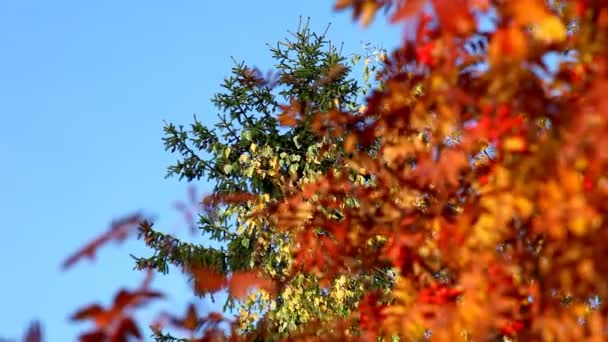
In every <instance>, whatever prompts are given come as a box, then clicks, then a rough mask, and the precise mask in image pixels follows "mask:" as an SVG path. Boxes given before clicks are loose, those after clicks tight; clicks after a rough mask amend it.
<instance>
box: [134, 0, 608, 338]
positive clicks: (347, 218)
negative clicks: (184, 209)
mask: <svg viewBox="0 0 608 342" xmlns="http://www.w3.org/2000/svg"><path fill="white" fill-rule="evenodd" d="M335 6H336V8H337V9H346V8H351V9H352V10H353V13H354V17H355V18H357V19H359V20H360V21H361V22H362V23H363V24H364V25H368V24H370V23H371V22H372V20H373V18H374V16H375V15H376V13H377V12H378V11H379V10H381V9H384V10H386V13H388V16H389V18H390V21H391V22H392V23H404V24H405V26H406V27H407V28H408V31H407V34H406V35H405V37H404V40H403V44H402V46H401V47H399V48H397V49H396V50H395V51H393V52H392V53H391V54H389V55H388V56H386V58H384V57H382V58H381V60H382V64H383V65H382V68H381V70H380V71H379V72H378V74H377V75H376V80H377V83H375V84H374V89H373V91H371V92H370V93H368V96H367V97H366V99H365V103H364V104H363V105H362V106H360V103H358V102H357V100H355V99H354V98H352V97H351V96H352V95H353V94H355V93H356V92H357V87H356V86H354V83H349V81H347V80H348V79H347V78H344V77H345V75H346V73H345V69H344V68H345V66H344V65H342V66H341V67H339V68H337V69H336V68H334V65H335V64H336V63H338V64H340V63H343V60H339V61H338V60H337V62H336V63H322V62H319V61H324V60H327V58H328V57H326V56H327V55H323V54H318V55H316V57H315V58H316V59H314V61H315V62H314V63H313V64H314V65H325V67H324V68H323V69H317V71H319V72H317V73H311V74H307V73H306V72H301V73H295V72H294V73H291V74H290V73H289V70H293V69H282V68H284V65H285V64H282V63H279V64H278V65H277V68H278V70H279V73H278V75H279V76H278V79H279V80H282V81H283V82H285V80H288V81H290V82H291V81H293V80H294V78H293V77H295V76H296V74H297V75H301V76H302V75H303V76H302V77H304V78H303V79H305V80H310V81H309V82H308V83H306V82H305V83H283V84H282V85H280V86H278V87H274V88H272V89H276V90H277V91H279V93H278V94H279V96H283V98H277V97H273V99H274V100H276V102H271V101H269V102H263V103H265V104H270V105H272V106H271V107H269V106H263V108H273V110H277V111H278V112H275V111H272V112H268V113H267V114H266V113H265V112H264V111H263V109H260V108H257V107H251V108H255V109H256V112H257V113H262V115H261V116H260V117H257V116H256V117H255V118H253V119H252V120H253V121H252V122H264V123H266V124H261V125H259V126H256V125H255V124H250V123H248V122H247V121H246V120H245V121H243V122H238V123H237V124H234V125H231V124H230V123H227V124H224V125H223V126H220V128H223V129H225V130H227V131H228V132H227V133H226V135H225V136H223V137H221V138H222V139H223V140H221V141H220V139H219V137H218V136H217V135H214V134H213V133H212V132H210V131H209V130H208V129H205V128H204V127H203V126H201V125H197V124H196V123H195V125H193V126H192V130H191V131H192V132H191V133H190V134H193V133H194V137H193V138H190V139H191V140H190V142H189V143H190V144H195V146H197V149H202V150H205V151H207V152H208V153H210V154H211V155H212V156H214V157H215V158H216V159H214V161H211V162H209V161H204V159H201V158H199V157H195V154H194V153H195V152H194V150H193V149H192V148H191V147H188V146H187V140H188V138H189V134H188V133H187V132H184V131H183V130H180V129H177V128H175V127H173V126H171V125H169V126H168V130H167V133H168V138H167V140H166V141H168V142H169V145H168V146H169V147H170V148H173V147H175V148H176V150H178V151H180V153H182V154H183V156H184V157H185V158H184V159H183V161H180V163H178V164H177V165H176V166H174V167H173V168H172V169H171V170H172V172H173V173H176V174H178V175H182V174H183V176H184V177H186V178H188V179H197V178H199V177H200V176H202V175H203V170H204V171H205V172H208V174H211V175H215V177H216V179H217V180H218V181H219V183H218V184H219V185H218V187H217V188H216V191H215V193H214V194H213V195H212V196H211V197H208V198H207V199H205V200H204V202H203V203H204V205H205V209H206V215H204V216H203V219H202V222H201V224H202V225H203V229H204V230H205V231H207V232H209V233H211V234H216V235H215V237H216V238H217V239H218V240H221V241H229V246H228V249H227V250H222V249H219V250H215V249H214V250H211V249H209V250H201V251H198V250H196V248H200V246H198V247H197V246H193V247H189V248H187V249H185V250H186V251H187V252H184V253H182V254H178V255H173V254H171V253H170V252H172V251H175V250H178V249H179V248H181V247H182V244H180V243H179V242H175V240H170V243H167V242H164V241H165V240H163V239H165V238H166V235H162V234H160V233H158V232H155V231H154V230H152V228H151V225H150V223H142V224H141V225H140V230H141V231H142V233H143V237H144V239H145V240H146V242H147V243H148V244H149V245H150V246H152V247H154V248H155V249H156V250H157V251H158V255H156V256H155V257H153V258H152V259H140V260H139V261H138V263H139V265H140V266H141V267H142V268H153V269H154V268H155V269H157V270H161V271H162V270H163V268H162V267H163V265H164V264H165V263H167V262H174V263H176V264H177V265H179V266H184V267H185V270H186V271H187V272H190V273H191V274H192V276H193V279H194V284H195V289H196V290H197V291H198V292H199V293H205V292H214V291H217V290H219V289H228V290H229V291H230V293H231V294H232V295H233V296H234V297H238V298H244V297H246V296H247V295H249V294H250V298H249V300H246V301H245V308H247V309H252V308H253V311H252V310H244V311H242V312H241V313H240V315H239V317H238V318H237V319H236V320H234V321H230V320H229V319H226V318H225V317H223V316H222V315H220V314H213V315H209V316H207V317H206V318H204V319H201V320H199V319H198V318H197V315H196V312H195V311H194V310H189V311H188V314H187V315H186V318H184V319H181V320H173V321H174V322H181V323H179V324H178V325H180V324H181V326H187V327H190V330H191V331H192V332H193V335H192V336H193V340H196V339H194V337H197V338H201V339H202V340H235V341H236V340H276V339H282V338H285V339H289V340H318V339H321V340H365V341H377V340H400V341H421V340H431V341H495V340H503V341H512V340H517V341H582V340H589V341H604V340H606V339H607V338H606V331H607V328H608V323H607V322H606V320H605V318H606V315H607V313H608V308H606V306H605V305H603V304H602V299H603V298H605V297H606V295H607V294H608V293H607V292H608V278H606V277H605V274H606V273H607V272H608V269H607V266H606V263H605V262H604V260H605V259H606V258H607V257H608V230H607V229H606V214H607V210H608V207H606V203H608V201H607V199H608V198H607V197H608V178H607V177H608V176H607V175H608V172H606V171H607V170H606V167H607V166H608V153H606V148H605V147H604V146H605V144H604V143H606V142H608V141H606V139H607V138H606V137H607V136H608V135H607V133H608V121H607V120H606V119H607V116H608V102H607V101H606V97H605V95H603V92H604V91H605V90H607V89H608V44H607V43H608V41H607V39H608V2H607V1H604V0H593V1H592V0H572V1H548V2H545V1H542V0H530V1H497V0H496V1H491V0H449V1H448V0H433V1H423V0H409V1H399V0H394V1H391V0H339V1H337V2H336V4H335ZM482 21H485V22H486V24H484V25H482V24H481V22H482ZM487 23H489V24H490V25H487ZM313 37H314V35H313ZM288 46H289V45H288ZM296 51H297V49H296ZM297 55H298V56H300V55H301V54H297ZM549 55H557V56H559V57H560V58H558V59H557V60H556V61H555V62H551V63H554V64H556V68H554V67H553V66H552V65H550V64H551V63H550V62H548V56H549ZM278 56H279V58H282V57H281V55H280V53H279V54H278ZM324 58H325V59H324ZM286 60H290V59H289V58H286ZM296 60H298V59H297V58H296ZM243 70H244V71H245V72H246V73H245V74H243V73H242V72H241V73H240V74H239V73H237V75H241V76H239V77H240V78H239V77H237V78H236V81H233V82H235V83H227V89H228V93H230V94H245V95H242V96H243V97H242V99H243V101H253V104H250V106H255V103H258V102H255V101H254V100H255V99H256V98H258V97H257V96H258V95H255V94H256V93H255V92H248V91H249V90H247V89H249V88H246V90H244V92H243V90H239V91H235V92H233V90H232V89H243V88H242V87H243V85H242V84H249V83H248V82H249V80H250V78H248V77H245V76H246V75H250V73H249V69H243ZM336 70H337V71H340V72H337V71H336ZM554 70H556V71H554ZM321 71H322V72H321ZM346 71H347V70H346ZM244 75H245V76H244ZM285 75H291V76H288V77H287V78H285ZM306 75H309V76H306ZM313 75H314V76H316V77H317V78H316V79H309V78H306V77H312V76H313ZM239 79H243V81H241V82H238V80H239ZM251 82H252V83H253V84H263V85H264V86H265V85H266V84H268V83H266V82H262V81H261V80H260V79H259V78H258V77H253V81H251ZM280 82H281V81H279V83H280ZM231 84H238V86H236V87H235V88H231V87H234V86H233V85H231ZM295 84H297V87H291V88H290V85H295ZM320 84H321V85H320ZM344 84H350V85H352V87H346V88H344V89H345V91H344V92H342V90H340V89H342V88H341V86H340V85H344ZM264 86H262V88H260V87H257V86H256V87H255V89H258V90H256V91H259V89H264ZM334 86H336V88H334ZM289 89H291V90H292V91H291V92H290V91H289ZM330 89H334V90H332V91H330ZM336 89H338V90H336ZM346 89H349V90H346ZM264 94H267V93H264ZM312 94H314V96H313V95H312ZM323 94H326V95H327V96H326V95H323ZM339 95H343V97H340V96H339ZM317 96H318V97H317ZM228 98H230V97H228ZM221 99H222V97H221V96H220V97H216V103H219V104H220V108H227V109H228V113H231V112H230V109H234V108H235V107H232V106H231V105H222V103H224V102H222V100H221ZM336 99H337V101H336ZM248 103H251V102H248ZM351 104H352V106H351ZM234 110H236V113H240V112H242V111H240V109H238V106H237V107H236V109H234ZM248 110H249V109H248ZM277 114H278V115H277ZM233 120H236V119H233ZM256 120H258V121H256ZM269 123H272V124H269ZM277 124H280V125H282V126H284V128H283V129H280V128H278V127H277ZM273 125H274V126H273ZM229 127H230V129H228V128H229ZM233 127H237V129H238V130H235V129H234V128H233ZM252 127H256V129H258V130H261V131H262V132H264V134H263V135H262V136H259V137H258V136H256V135H255V132H254V131H255V130H252V129H251V128H252ZM269 127H274V129H269ZM264 129H266V130H264ZM231 131H234V133H231ZM244 134H247V136H245V135H244ZM268 136H270V137H272V139H275V140H266V139H267V137H268ZM200 137H208V138H200ZM213 137H215V138H213ZM231 137H233V138H231ZM254 137H255V138H254ZM230 139H234V140H230ZM239 139H240V140H239ZM255 139H260V140H255ZM173 142H175V143H173ZM213 144H216V145H217V146H218V147H216V148H212V147H210V146H212V145H213ZM184 146H185V147H184ZM309 149H312V150H311V151H310V152H309ZM282 153H284V154H283V155H282ZM292 156H294V157H293V158H292ZM281 160H282V161H283V162H282V163H281ZM256 162H257V163H256ZM293 165H297V166H293ZM185 170H186V171H185ZM187 170H189V171H187ZM233 173H234V175H239V177H240V178H239V177H236V178H230V177H228V176H230V175H232V174H233ZM256 177H257V178H256ZM226 179H232V181H227V180H226ZM241 179H242V181H241ZM230 217H234V218H235V220H234V223H233V224H234V225H235V226H236V227H237V229H236V231H232V230H230V228H229V227H228V223H229V222H231V221H230V220H229V218H230ZM205 225H206V226H205ZM235 241H237V242H235ZM165 246H169V247H165ZM183 246H185V245H183ZM167 251H168V252H167ZM209 251H211V252H209ZM197 253H198V254H197ZM183 255H188V257H189V259H188V260H189V261H185V260H186V259H183V260H182V259H179V258H180V257H183ZM193 255H198V257H194V258H190V256H193ZM203 255H210V256H205V257H203ZM237 256H238V257H237ZM231 257H233V258H234V257H237V259H236V260H232V259H231ZM163 258H165V259H163ZM176 260H177V261H176ZM193 261H196V262H193ZM237 261H238V262H237ZM159 265H160V266H159ZM253 288H257V290H255V291H253V292H251V291H252V289H253ZM265 305H268V306H265ZM252 312H257V313H260V314H261V317H260V318H259V319H255V317H251V313H252ZM184 322H190V323H188V324H186V323H184ZM220 322H228V323H229V326H230V329H220V328H219V323H220ZM201 327H202V331H199V330H200V329H198V328H201ZM157 337H159V338H163V335H162V334H161V333H158V334H157ZM166 338H167V340H170V337H166ZM199 340H200V339H199Z"/></svg>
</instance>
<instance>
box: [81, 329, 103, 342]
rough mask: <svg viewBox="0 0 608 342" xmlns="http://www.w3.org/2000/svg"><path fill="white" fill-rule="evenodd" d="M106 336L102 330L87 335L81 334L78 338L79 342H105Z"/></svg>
mask: <svg viewBox="0 0 608 342" xmlns="http://www.w3.org/2000/svg"><path fill="white" fill-rule="evenodd" d="M106 338H107V335H106V333H105V332H103V331H102V330H95V331H93V332H90V333H88V334H82V335H80V337H79V338H78V339H79V340H80V342H106V341H107V339H106Z"/></svg>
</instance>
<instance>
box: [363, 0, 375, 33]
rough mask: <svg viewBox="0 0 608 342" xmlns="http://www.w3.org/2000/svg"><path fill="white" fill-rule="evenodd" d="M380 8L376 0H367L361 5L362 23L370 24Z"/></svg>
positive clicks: (364, 24)
mask: <svg viewBox="0 0 608 342" xmlns="http://www.w3.org/2000/svg"><path fill="white" fill-rule="evenodd" d="M377 10H378V4H377V3H376V2H375V1H366V2H364V3H363V4H362V5H361V18H360V19H359V20H361V25H363V26H364V27H365V26H368V25H369V24H370V23H371V22H372V20H374V16H375V15H376V11H377Z"/></svg>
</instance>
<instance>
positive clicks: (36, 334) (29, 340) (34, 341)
mask: <svg viewBox="0 0 608 342" xmlns="http://www.w3.org/2000/svg"><path fill="white" fill-rule="evenodd" d="M23 341H24V342H42V327H41V326H40V322H38V321H35V322H32V323H31V324H30V327H29V328H28V329H27V331H26V333H25V337H24V338H23Z"/></svg>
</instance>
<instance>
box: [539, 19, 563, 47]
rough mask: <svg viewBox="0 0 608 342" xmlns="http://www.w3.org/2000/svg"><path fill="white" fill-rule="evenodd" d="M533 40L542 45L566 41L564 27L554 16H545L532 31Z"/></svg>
mask: <svg viewBox="0 0 608 342" xmlns="http://www.w3.org/2000/svg"><path fill="white" fill-rule="evenodd" d="M532 34H533V35H534V38H536V39H538V40H540V41H542V42H544V43H555V42H561V41H563V40H565V39H566V34H567V31H566V27H565V26H564V23H563V22H562V21H561V20H560V19H559V18H558V17H556V16H554V15H551V16H546V17H545V18H544V19H542V20H541V21H540V22H539V23H538V25H536V26H535V27H534V29H533V30H532Z"/></svg>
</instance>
